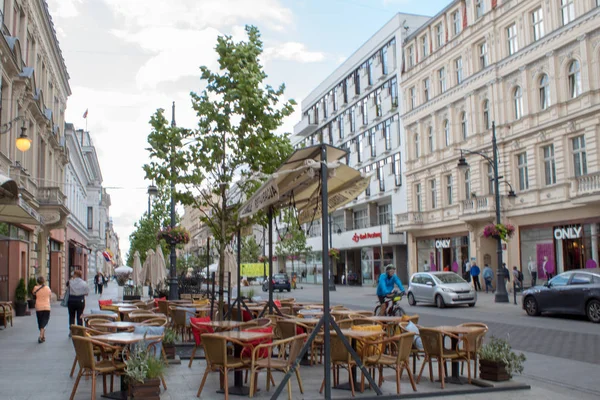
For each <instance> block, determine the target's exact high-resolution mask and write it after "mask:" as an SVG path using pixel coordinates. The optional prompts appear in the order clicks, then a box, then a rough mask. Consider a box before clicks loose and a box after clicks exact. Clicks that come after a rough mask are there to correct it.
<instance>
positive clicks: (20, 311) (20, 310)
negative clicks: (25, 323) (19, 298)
mask: <svg viewBox="0 0 600 400" xmlns="http://www.w3.org/2000/svg"><path fill="white" fill-rule="evenodd" d="M26 311H27V303H26V302H24V301H23V302H15V316H17V317H24V316H25V312H26Z"/></svg>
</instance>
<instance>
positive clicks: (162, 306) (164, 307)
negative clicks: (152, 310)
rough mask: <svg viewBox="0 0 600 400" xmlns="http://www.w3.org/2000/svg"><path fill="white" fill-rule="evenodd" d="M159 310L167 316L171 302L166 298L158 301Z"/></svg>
mask: <svg viewBox="0 0 600 400" xmlns="http://www.w3.org/2000/svg"><path fill="white" fill-rule="evenodd" d="M158 311H159V312H160V313H162V314H165V315H166V316H167V317H168V316H169V302H168V301H166V300H159V301H158Z"/></svg>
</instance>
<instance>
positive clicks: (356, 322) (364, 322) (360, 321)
mask: <svg viewBox="0 0 600 400" xmlns="http://www.w3.org/2000/svg"><path fill="white" fill-rule="evenodd" d="M352 325H378V326H380V327H383V324H380V323H379V322H377V321H371V320H370V319H366V318H352ZM382 329H383V328H382Z"/></svg>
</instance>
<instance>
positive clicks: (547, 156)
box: [542, 144, 556, 186]
mask: <svg viewBox="0 0 600 400" xmlns="http://www.w3.org/2000/svg"><path fill="white" fill-rule="evenodd" d="M542 153H543V155H544V182H545V183H546V186H549V185H554V184H555V183H556V163H555V162H554V145H553V144H549V145H548V146H544V147H542Z"/></svg>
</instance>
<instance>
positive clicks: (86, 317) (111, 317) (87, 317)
mask: <svg viewBox="0 0 600 400" xmlns="http://www.w3.org/2000/svg"><path fill="white" fill-rule="evenodd" d="M100 319H101V320H103V321H104V322H106V321H116V320H117V317H116V316H115V315H113V314H90V315H84V316H83V318H82V320H83V324H84V325H85V326H88V325H89V321H90V320H100Z"/></svg>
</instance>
